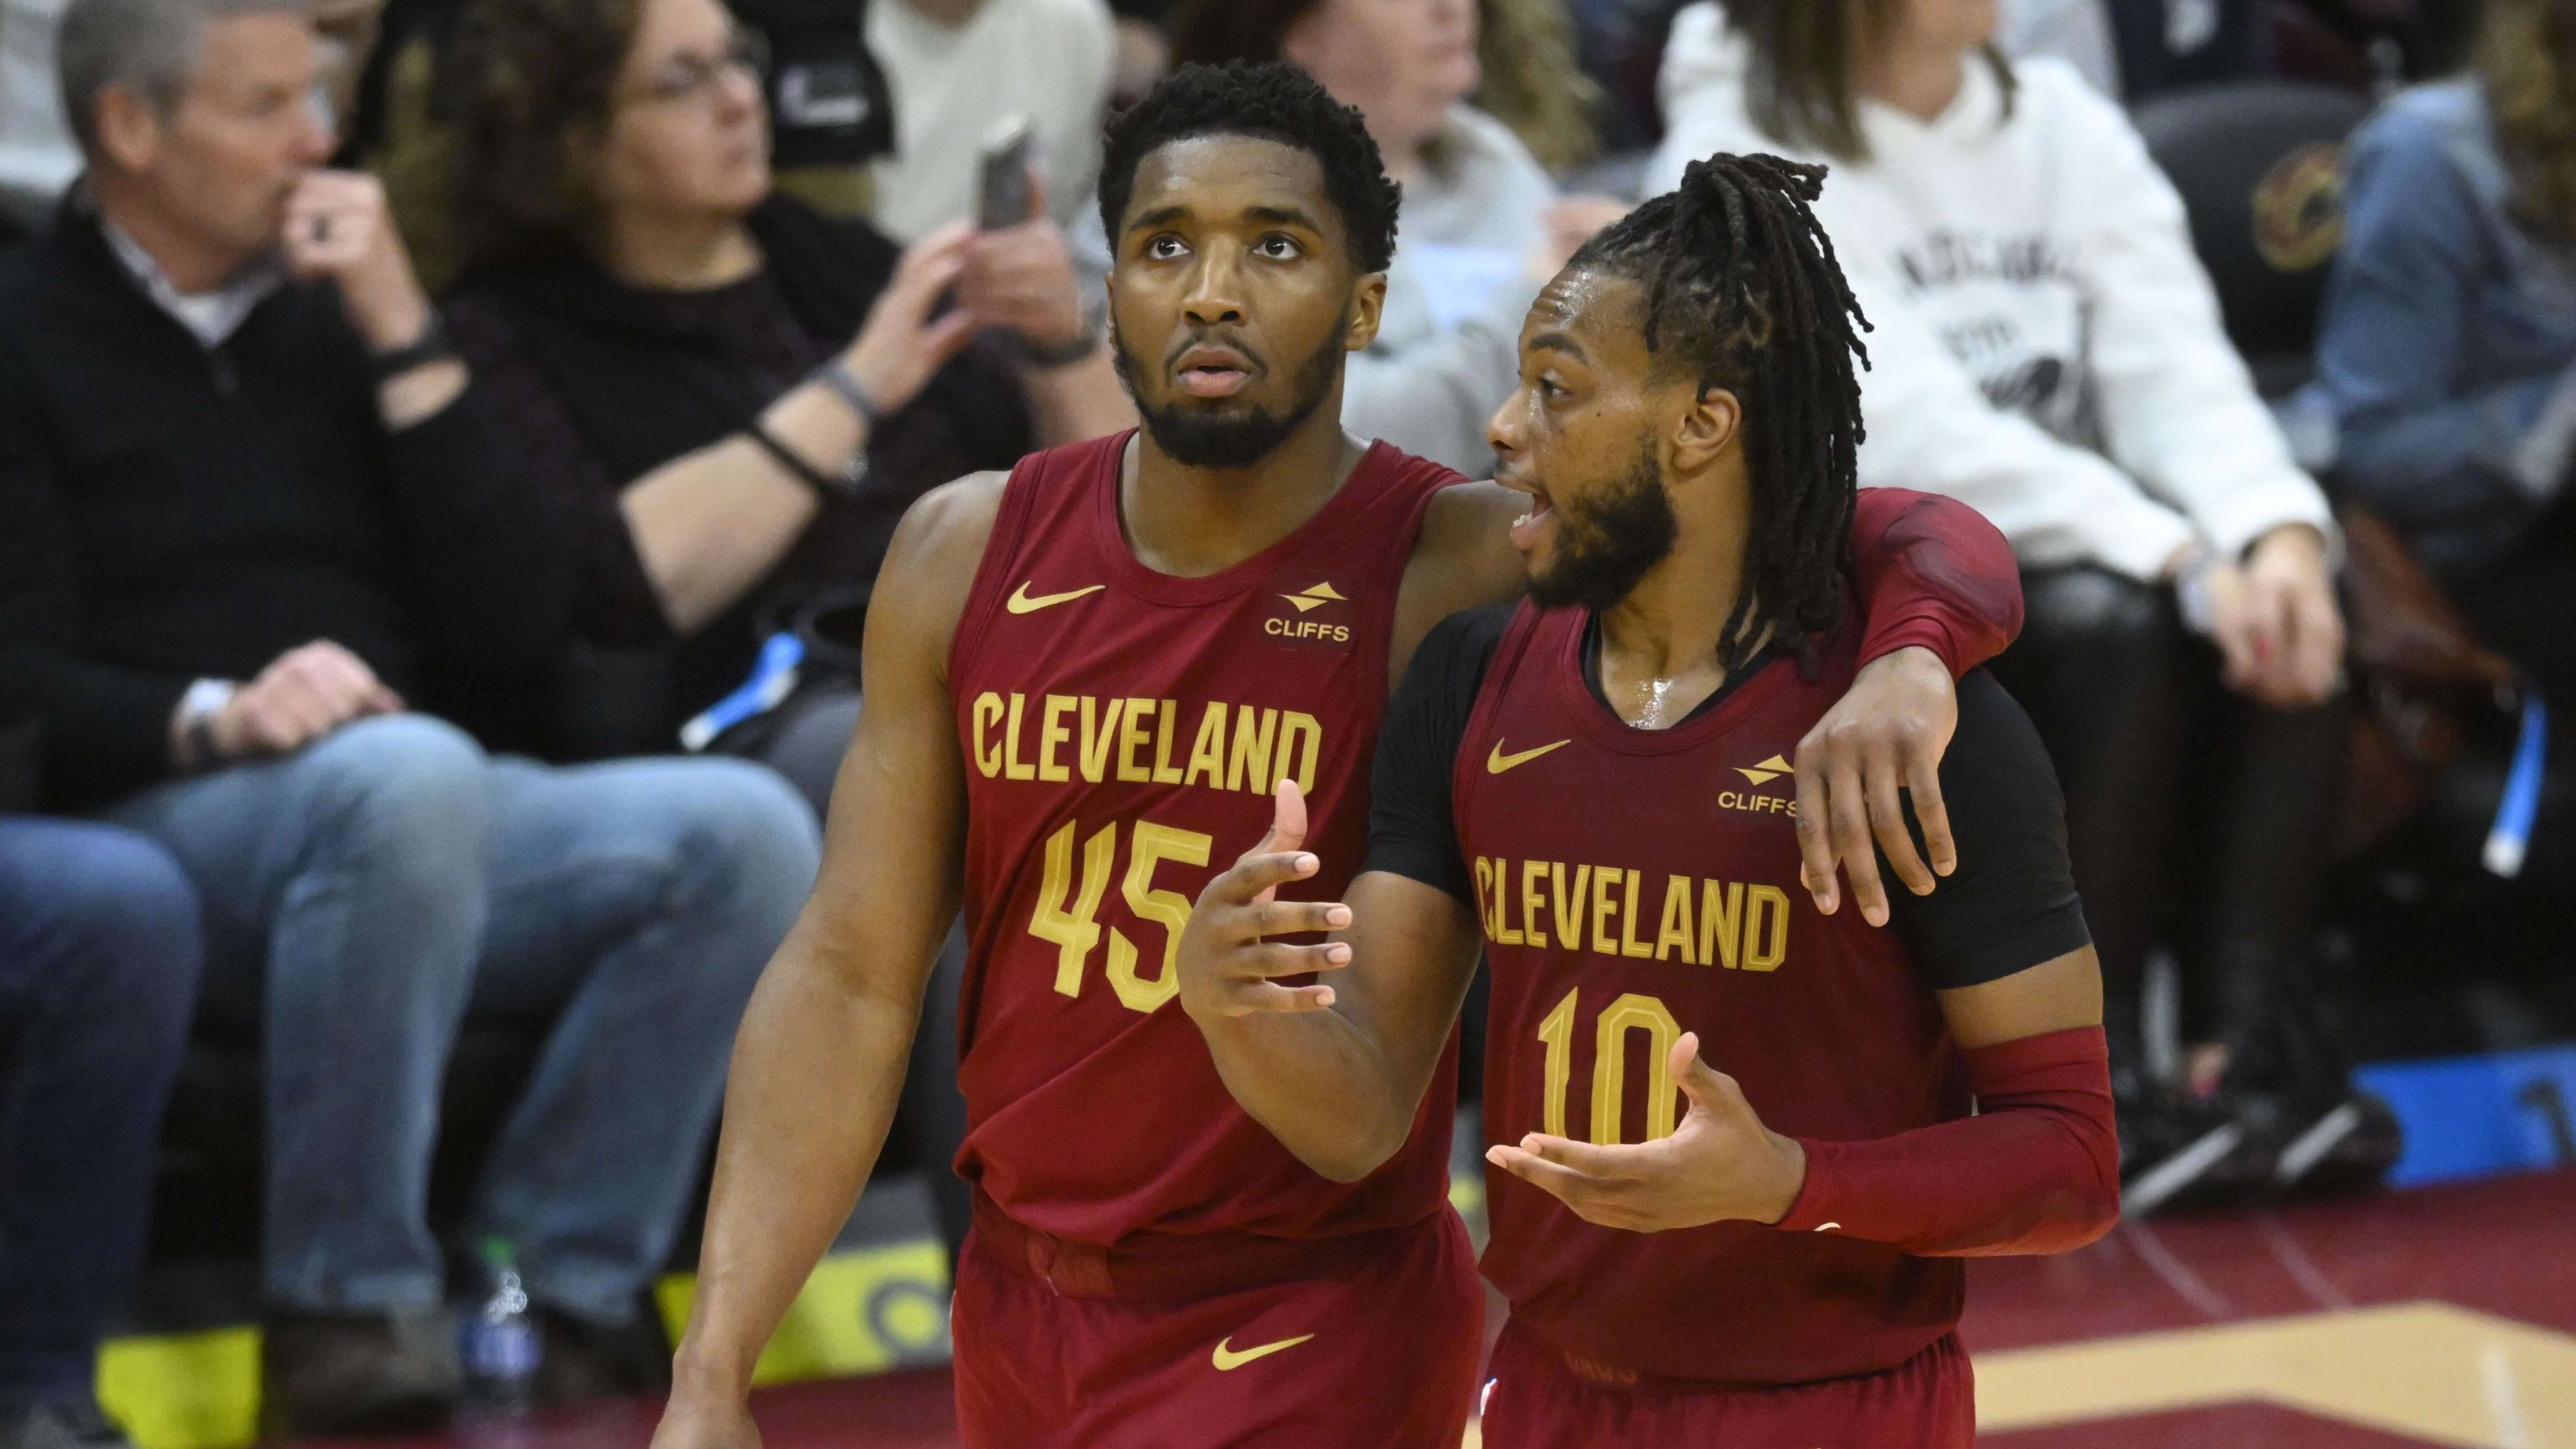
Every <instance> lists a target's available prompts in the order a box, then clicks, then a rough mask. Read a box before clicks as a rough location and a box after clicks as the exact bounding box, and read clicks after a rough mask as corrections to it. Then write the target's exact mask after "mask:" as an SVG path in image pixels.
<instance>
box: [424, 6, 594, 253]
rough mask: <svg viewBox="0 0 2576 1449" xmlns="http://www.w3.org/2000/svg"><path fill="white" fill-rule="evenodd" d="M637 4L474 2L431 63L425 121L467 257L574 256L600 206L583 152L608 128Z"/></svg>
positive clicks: (467, 8) (460, 18)
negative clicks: (442, 132) (441, 134)
mask: <svg viewBox="0 0 2576 1449" xmlns="http://www.w3.org/2000/svg"><path fill="white" fill-rule="evenodd" d="M642 9H643V5H642V0H473V3H471V4H469V5H467V6H466V7H465V10H464V12H463V13H462V14H461V15H459V16H458V17H457V20H456V28H455V30H454V32H453V33H452V34H451V35H450V36H449V38H448V42H447V45H446V47H445V48H444V50H443V51H442V53H441V54H440V57H439V71H438V77H437V80H436V82H435V83H434V86H433V89H432V101H431V114H432V116H433V118H434V119H435V120H437V121H438V122H440V123H441V124H443V126H444V127H445V128H446V129H447V131H448V132H449V135H450V136H451V138H452V145H453V149H452V151H451V155H450V159H451V167H450V170H449V177H448V186H449V195H450V200H451V204H452V206H453V209H454V214H455V221H456V227H457V231H458V235H459V239H460V240H461V241H462V242H463V244H464V247H465V251H466V255H467V257H468V259H469V260H471V261H476V262H501V261H510V262H522V261H538V260H549V261H551V260H558V259H560V258H562V257H564V256H567V255H571V254H575V253H577V252H578V251H579V250H580V248H581V244H582V239H583V238H584V237H585V236H586V235H587V234H588V232H589V231H590V229H591V228H592V227H593V226H595V225H596V224H597V220H598V207H599V202H598V198H597V196H596V194H595V192H594V191H593V189H592V181H591V178H590V176H589V175H588V173H587V170H586V168H584V167H583V166H582V165H581V164H580V160H579V158H580V155H581V153H582V152H583V151H584V150H585V149H586V147H585V146H584V145H582V144H580V143H584V142H588V143H592V144H596V142H597V141H598V140H599V139H600V138H601V137H602V136H603V135H604V134H605V133H606V131H607V129H608V124H609V118H610V113H611V111H612V109H613V107H614V95H615V91H616V88H617V78H618V75H619V72H620V71H622V70H623V69H624V67H625V65H626V54H627V52H628V51H629V50H631V49H633V48H634V45H635V35H636V31H637V28H638V26H639V24H640V19H641V11H642Z"/></svg>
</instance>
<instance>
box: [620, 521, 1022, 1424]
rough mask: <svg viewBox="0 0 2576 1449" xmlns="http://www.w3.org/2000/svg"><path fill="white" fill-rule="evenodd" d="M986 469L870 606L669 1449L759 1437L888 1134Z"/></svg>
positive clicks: (770, 982)
mask: <svg viewBox="0 0 2576 1449" xmlns="http://www.w3.org/2000/svg"><path fill="white" fill-rule="evenodd" d="M1002 487H1003V478H1002V475H999V474H979V475H974V476H971V477H968V478H963V479H960V480H958V481H957V482H954V483H950V484H947V485H945V486H943V487H941V488H939V489H937V490H935V491H934V492H932V493H930V494H928V495H926V496H924V497H923V498H922V499H921V500H920V501H919V502H917V503H915V504H914V505H913V507H912V509H911V510H910V511H909V512H907V513H906V514H905V516H904V520H903V522H902V524H901V525H900V526H899V527H898V528H897V529H896V531H895V536H894V541H893V543H892V545H891V546H890V547H889V549H888V551H887V554H886V564H885V568H884V570H883V572H882V573H881V574H880V575H879V576H878V580H877V586H876V590H875V594H874V598H873V600H872V601H871V605H870V608H869V611H868V622H867V638H866V642H865V645H864V660H863V668H864V670H865V672H866V677H867V681H868V698H867V706H866V708H865V709H864V710H863V711H862V712H861V714H860V717H859V725H858V729H857V732H856V734H855V735H854V736H853V738H852V740H851V744H850V750H849V754H848V756H847V757H846V758H845V759H844V761H843V763H842V766H841V774H840V778H839V780H838V781H837V783H836V784H835V785H834V787H833V795H832V815H831V820H830V821H829V823H828V825H827V827H826V830H825V841H824V854H823V869H822V874H821V876H820V878H819V879H818V880H817V882H816V884H815V888H814V894H813V895H812V897H811V898H809V899H808V900H807V902H806V905H805V910H804V913H803V914H802V915H801V916H800V917H799V918H798V920H797V922H796V926H795V928H794V929H793V930H792V931H790V932H789V933H788V937H787V940H786V941H785V942H784V943H782V944H781V945H780V946H779V948H778V953H777V954H776V955H775V956H774V957H772V958H771V959H770V963H769V967H768V969H767V970H766V971H764V972H763V973H762V974H761V979H760V985H759V987H758V988H757V989H756V990H755V991H754V992H753V993H752V998H751V1003H750V1005H749V1007H748V1008H746V1010H745V1011H744V1014H743V1023H742V1030H741V1033H740V1035H739V1036H738V1037H737V1038H736V1039H735V1045H734V1059H733V1071H732V1075H731V1077H730V1079H729V1080H728V1082H727V1084H726V1089H725V1112H724V1130H723V1136H722V1139H721V1141H720V1144H719V1146H718V1149H717V1154H716V1178H715V1192H714V1196H713V1198H712V1199H711V1200H710V1203H709V1205H708V1209H707V1226H706V1235H705V1248H704V1251H703V1253H702V1255H701V1262H700V1267H699V1273H698V1293H697V1301H696V1305H695V1307H694V1308H693V1310H692V1313H691V1317H690V1322H689V1328H688V1332H687V1333H686V1334H685V1335H684V1336H683V1337H682V1339H681V1341H680V1347H679V1352H678V1354H677V1356H676V1358H675V1361H674V1364H673V1383H672V1392H671V1401H670V1405H669V1407H668V1408H667V1409H666V1410H665V1412H664V1414H663V1418H662V1422H661V1426H660V1427H659V1428H658V1429H657V1430H656V1431H655V1433H654V1436H653V1443H654V1446H655V1449H753V1446H756V1445H757V1444H758V1443H759V1433H758V1431H757V1430H756V1429H754V1428H753V1426H752V1422H751V1415H750V1411H749V1407H748V1395H749V1392H750V1384H751V1368H752V1363H753V1361H754V1360H755V1359H757V1358H758V1357H759V1354H760V1349H761V1346H762V1345H763V1344H765V1343H767V1342H768V1341H769V1336H770V1334H771V1333H772V1332H774V1331H775V1330H776V1328H777V1326H778V1322H779V1320H780V1319H781V1318H782V1317H783V1316H784V1315H785V1314H786V1311H787V1306H788V1304H789V1303H790V1302H791V1301H792V1300H793V1299H794V1298H795V1296H796V1293H797V1290H798V1289H799V1288H801V1287H802V1286H803V1285H804V1282H805V1278H806V1275H807V1274H808V1273H810V1272H811V1271H813V1267H814V1264H815V1262H816V1261H817V1260H818V1259H820V1258H821V1257H822V1255H823V1252H824V1250H825V1249H826V1248H827V1247H829V1246H830V1244H831V1240H832V1236H833V1234H834V1233H836V1232H837V1231H838V1230H839V1228H840V1226H841V1224H842V1222H843V1221H844V1220H846V1219H847V1218H848V1216H849V1212H850V1207H851V1204H852V1203H853V1202H854V1201H856V1199H857V1197H858V1194H859V1189H860V1187H861V1186H862V1185H863V1184H865V1183H866V1181H867V1177H868V1173H869V1171H870V1169H871V1168H872V1167H873V1166H874V1165H875V1162H876V1156H877V1152H878V1149H879V1148H880V1147H882V1146H883V1145H884V1142H885V1133H886V1128H887V1125H888V1124H889V1123H890V1122H891V1121H892V1120H893V1116H894V1106H895V1097H896V1094H897V1092H898V1091H899V1090H900V1089H901V1087H902V1085H903V1073H904V1065H905V1062H906V1059H907V1055H908V1049H909V1047H910V1045H911V1041H912V1033H913V1030H914V1028H915V1027H916V1026H917V1025H918V1023H919V1020H920V1013H921V997H922V991H923V986H924V982H925V981H926V980H927V979H928V976H929V972H930V966H931V962H932V960H933V958H934V956H935V954H936V953H937V951H938V949H939V942H940V938H941V936H942V935H943V934H944V933H945V932H946V931H947V929H948V923H949V921H950V919H951V918H952V917H954V916H955V914H956V911H957V899H958V894H959V874H960V871H959V861H960V855H961V852H962V849H963V843H964V839H965V816H966V810H965V777H964V769H963V765H962V764H961V762H960V760H959V758H958V753H957V737H956V725H955V714H954V711H953V710H952V709H951V707H950V704H949V698H948V682H947V668H948V650H949V645H950V641H951V640H952V639H953V638H954V636H955V634H956V630H957V626H958V620H959V619H960V617H961V616H962V615H963V613H964V610H965V607H966V600H967V596H968V594H969V593H970V592H971V589H972V586H973V580H974V577H975V573H976V567H977V564H978V562H979V561H980V560H981V558H982V555H983V550H984V544H985V541H986V539H987V538H989V537H990V535H991V532H992V528H993V520H994V517H995V515H996V514H997V512H998V510H999V507H1000V500H1001V494H1002Z"/></svg>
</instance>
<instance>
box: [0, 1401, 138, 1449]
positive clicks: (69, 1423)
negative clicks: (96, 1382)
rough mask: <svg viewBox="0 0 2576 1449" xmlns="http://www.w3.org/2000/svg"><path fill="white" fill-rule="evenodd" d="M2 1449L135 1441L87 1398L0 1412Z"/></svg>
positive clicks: (111, 1446)
mask: <svg viewBox="0 0 2576 1449" xmlns="http://www.w3.org/2000/svg"><path fill="white" fill-rule="evenodd" d="M0 1449H134V1443H133V1441H132V1440H130V1439H127V1438H126V1437H125V1431H124V1430H122V1429H119V1428H118V1427H116V1425H115V1424H114V1423H112V1422H110V1421H109V1419H108V1417H107V1415H105V1414H104V1413H101V1412H100V1411H99V1407H98V1405H96V1404H94V1403H91V1402H89V1401H88V1400H86V1399H84V1400H82V1401H81V1402H79V1403H77V1404H46V1405H43V1406H41V1407H38V1408H34V1409H29V1410H26V1411H24V1412H22V1413H16V1414H6V1413H0Z"/></svg>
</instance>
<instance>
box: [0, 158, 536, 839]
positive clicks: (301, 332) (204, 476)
mask: <svg viewBox="0 0 2576 1449" xmlns="http://www.w3.org/2000/svg"><path fill="white" fill-rule="evenodd" d="M496 437H497V434H496V433H495V431H494V430H493V429H492V428H490V427H489V425H488V422H487V419H486V418H485V417H484V416H483V413H482V402H481V400H480V399H479V398H478V397H477V395H476V392H475V391H474V390H473V389H471V388H469V389H468V390H467V392H466V393H465V395H464V396H463V397H462V398H460V399H459V400H458V401H457V402H456V403H454V404H452V405H450V406H449V407H448V408H446V409H445V410H443V411H442V412H440V413H439V414H437V415H436V416H435V417H432V418H430V419H428V420H427V421H425V422H423V423H420V424H419V425H417V426H415V427H412V428H409V429H406V430H404V431H402V432H400V433H390V434H389V433H388V432H387V431H386V429H385V427H384V425H383V423H382V422H381V420H380V418H379V415H378V413H377V408H376V400H375V387H374V384H373V381H372V379H371V375H370V371H369V367H368V359H367V356H366V353H365V349H364V347H363V345H362V344H361V343H360V341H359V339H358V337H357V335H356V333H355V332H353V331H352V330H351V328H350V327H349V325H348V322H347V320H346V318H345V315H344V313H343V311H342V308H341V303H340V298H339V295H338V293H337V291H336V289H334V288H332V287H331V286H328V285H315V286H292V287H289V288H287V289H285V290H283V291H281V292H279V293H278V294H277V295H275V296H272V297H270V298H269V299H268V300H267V301H265V302H263V303H261V304H260V306H259V307H258V308H257V309H256V310H255V311H254V312H252V314H251V315H250V318H249V320H247V321H246V322H245V323H244V324H243V325H242V327H241V328H240V330H239V331H237V332H235V333H234V334H233V335H232V336H231V337H230V338H229V339H227V340H226V341H225V342H224V344H223V345H222V346H220V347H217V348H215V349H213V350H212V351H209V350H207V349H206V348H204V347H203V346H201V345H200V344H199V343H198V341H197V340H196V338H195V337H194V336H192V335H191V334H190V333H189V332H188V331H187V330H186V329H185V328H183V327H181V326H180V325H179V323H178V322H177V321H176V320H175V319H173V318H171V317H170V316H169V315H167V314H166V313H164V312H163V311H162V310H161V309H160V307H159V306H158V305H156V304H155V303H154V302H153V301H152V300H151V299H150V297H148V296H147V295H145V293H144V291H143V289H142V288H141V287H140V286H139V285H138V284H137V283H136V282H135V281H134V279H133V278H132V277H131V276H130V275H129V274H128V273H127V272H126V270H125V268H124V267H123V266H122V265H121V264H120V263H119V262H118V260H117V258H116V257H115V255H114V254H113V253H112V252H111V251H110V250H109V248H108V245H107V241H106V238H105V237H104V235H102V233H101V232H100V230H99V227H98V224H97V222H96V221H95V220H94V219H93V218H91V217H90V216H88V215H85V214H83V213H82V212H81V211H80V210H78V209H77V208H73V207H67V208H66V209H65V210H64V211H63V213H62V214H61V216H60V217H59V219H58V220H57V223H56V225H55V228H54V230H53V231H52V232H51V233H50V234H48V235H47V236H45V237H44V238H42V239H40V240H38V241H36V242H34V243H31V244H29V245H28V246H26V247H23V248H21V249H19V250H17V251H15V252H13V253H11V254H9V255H8V256H7V257H6V258H5V259H0V714H7V713H9V712H10V706H12V705H16V706H19V707H21V708H24V709H26V710H28V711H31V712H33V713H34V714H36V715H37V716H38V717H39V718H40V719H41V720H42V721H43V724H44V729H45V737H46V738H45V750H44V755H45V764H46V773H47V777H48V786H49V789H48V794H49V796H50V798H51V800H52V802H53V803H54V804H55V805H57V806H61V807H76V806H84V805H90V804H94V803H97V802H100V801H103V800H106V799H109V798H112V797H115V796H118V795H121V794H124V793H127V792H129V791H132V790H135V789H137V788H140V787H142V786H145V785H148V784H151V783H153V782H155V781H157V780H159V779H161V778H162V777H164V776H165V775H167V774H168V773H169V769H170V763H169V758H168V757H169V743H168V728H169V719H170V714H171V711H172V709H173V707H174V706H175V705H176V703H177V701H178V698H179V695H180V694H181V693H182V692H183V691H184V690H185V689H186V688H187V686H188V684H189V682H190V681H191V680H193V679H197V678H201V677H207V676H214V677H221V678H231V679H249V678H251V677H253V676H255V675H256V674H258V672H259V671H260V670H261V669H262V668H264V667H265V666H266V665H267V664H268V663H269V662H270V661H271V660H273V659H275V658H276V657H277V656H278V655H280V654H282V653H284V652H286V651H287V650H289V649H292V648H294V647H296V646H298V645H301V644H305V643H308V642H310V641H312V640H315V639H331V640H334V641H336V642H338V643H339V644H341V645H343V646H344V647H346V648H348V649H349V650H351V651H352V652H354V653H356V654H357V655H358V656H359V657H360V658H363V659H365V660H366V661H367V663H368V664H369V665H370V666H372V667H373V668H374V669H375V670H376V672H377V673H378V674H379V675H381V676H382V677H383V678H384V679H385V681H386V682H387V683H388V684H390V685H391V686H392V687H393V688H394V689H396V690H398V691H400V692H402V693H403V694H404V695H405V696H406V698H407V699H408V700H409V701H410V702H411V703H412V704H413V706H414V707H416V708H428V709H433V710H447V712H459V711H456V710H453V709H450V708H449V707H450V706H452V705H455V704H457V703H459V702H460V701H462V700H463V699H464V698H466V697H467V696H468V695H474V696H479V697H482V698H485V699H491V698H499V697H505V696H507V695H508V694H509V693H510V692H511V690H512V689H513V688H514V687H516V682H517V681H522V680H526V679H530V678H533V677H534V676H535V674H536V673H537V672H538V671H540V670H542V669H543V668H545V667H546V665H547V664H548V663H549V662H550V661H551V660H552V659H553V658H554V657H555V656H556V655H557V654H558V653H559V651H560V648H561V644H562V640H563V638H564V635H565V633H566V630H567V624H568V620H569V617H570V611H571V599H572V592H573V584H574V578H573V571H572V569H571V568H570V567H569V563H568V556H569V547H568V545H567V543H566V541H565V530H564V528H563V526H562V525H561V522H560V520H558V519H555V518H551V517H549V516H547V514H546V513H545V512H544V511H543V510H542V508H541V507H539V506H538V505H537V504H536V503H535V502H534V501H533V500H532V499H531V498H530V497H529V495H528V494H527V492H526V490H524V489H519V488H517V487H515V486H514V484H513V480H512V478H511V476H510V471H509V469H508V467H507V466H506V460H505V459H504V458H503V457H502V456H501V455H500V453H499V451H498V448H497V445H496V441H495V440H496ZM463 712H464V713H467V714H469V715H470V714H471V713H472V711H470V710H469V711H463Z"/></svg>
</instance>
